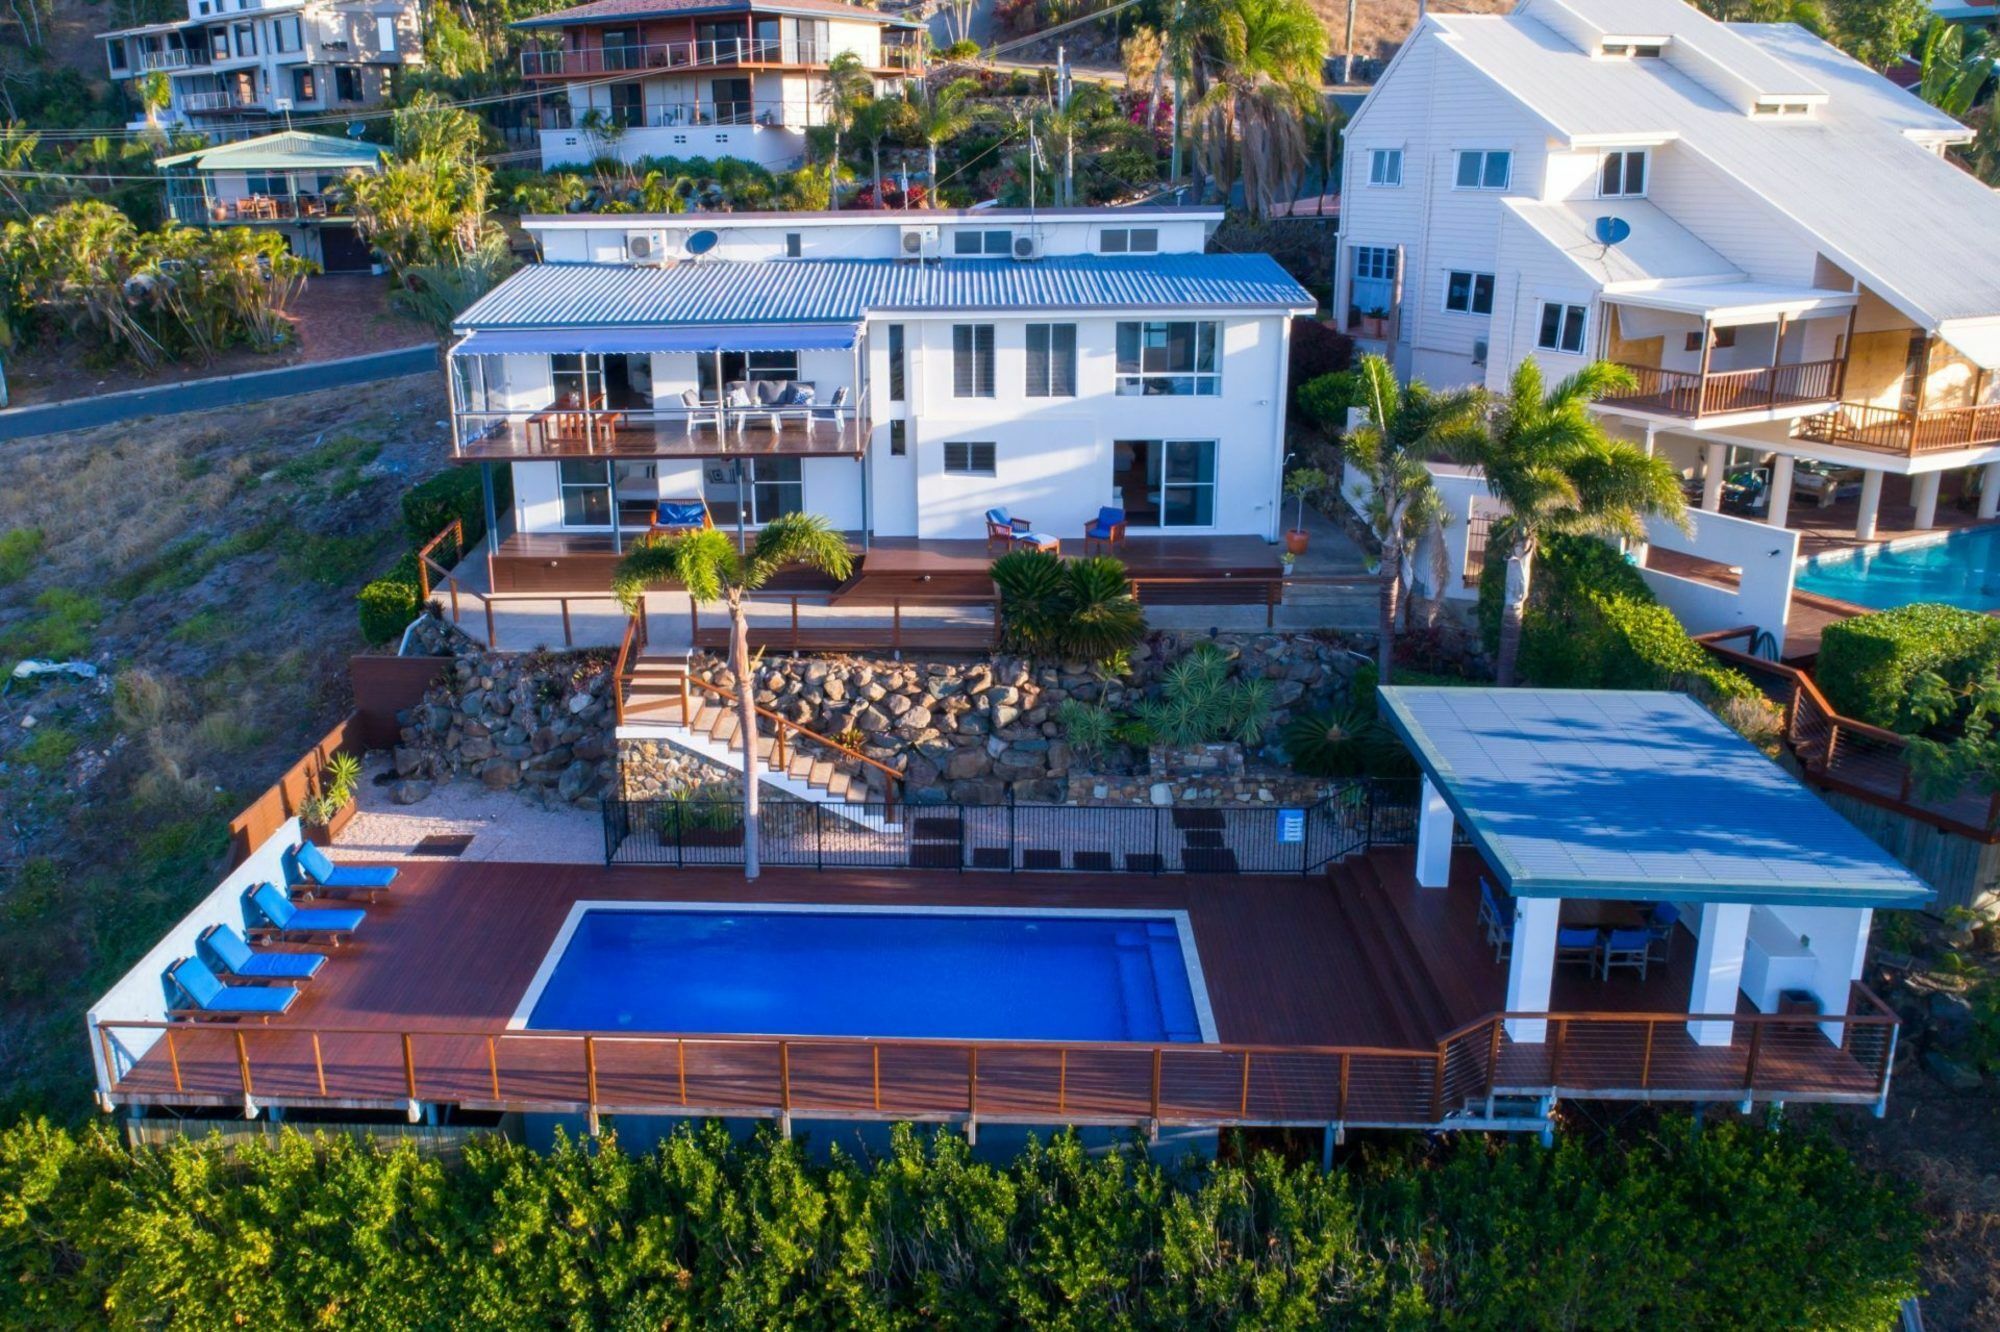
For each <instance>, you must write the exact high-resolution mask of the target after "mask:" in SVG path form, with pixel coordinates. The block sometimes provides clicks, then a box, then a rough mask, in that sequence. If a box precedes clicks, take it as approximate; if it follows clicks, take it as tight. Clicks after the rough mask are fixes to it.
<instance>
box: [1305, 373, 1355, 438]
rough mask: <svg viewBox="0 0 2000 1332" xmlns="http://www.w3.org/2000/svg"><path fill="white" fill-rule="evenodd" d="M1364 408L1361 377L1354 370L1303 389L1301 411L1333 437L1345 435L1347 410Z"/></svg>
mask: <svg viewBox="0 0 2000 1332" xmlns="http://www.w3.org/2000/svg"><path fill="white" fill-rule="evenodd" d="M1361 405H1362V404H1361V376H1360V375H1359V374H1358V373H1356V372H1355V371H1352V370H1336V371H1334V372H1333V373H1332V374H1330V375H1319V376H1316V377H1315V378H1312V379H1308V380H1307V381H1306V382H1305V383H1303V384H1301V385H1299V410H1300V411H1301V412H1304V413H1305V416H1306V419H1307V420H1309V421H1311V422H1312V423H1313V424H1314V425H1316V426H1318V427H1319V428H1320V429H1322V430H1324V431H1326V432H1327V433H1329V434H1334V435H1337V434H1340V433H1341V432H1343V431H1345V430H1346V429H1347V409H1348V408H1350V407H1359V406H1361Z"/></svg>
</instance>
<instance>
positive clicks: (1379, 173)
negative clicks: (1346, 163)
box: [1368, 148, 1403, 185]
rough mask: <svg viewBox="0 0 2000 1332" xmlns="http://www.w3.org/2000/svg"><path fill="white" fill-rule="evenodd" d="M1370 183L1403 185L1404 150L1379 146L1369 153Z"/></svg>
mask: <svg viewBox="0 0 2000 1332" xmlns="http://www.w3.org/2000/svg"><path fill="white" fill-rule="evenodd" d="M1368 183H1369V184H1370V185H1401V184H1402V183H1403V150H1402V149H1401V148H1377V149H1376V150H1375V151H1374V152H1372V153H1370V154H1368Z"/></svg>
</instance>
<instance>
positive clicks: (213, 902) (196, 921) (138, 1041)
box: [84, 819, 305, 1091]
mask: <svg viewBox="0 0 2000 1332" xmlns="http://www.w3.org/2000/svg"><path fill="white" fill-rule="evenodd" d="M304 836H305V834H304V830H303V828H302V827H301V825H300V823H299V821H298V820H297V819H291V820H289V821H287V822H286V823H284V824H282V825H281V826H280V827H279V828H278V830H277V831H276V832H274V833H272V834H271V836H270V837H269V838H267V839H266V840H265V842H264V844H263V845H262V846H259V847H258V848H257V849H256V850H254V851H252V852H251V853H250V856H249V858H248V859H247V860H245V861H244V862H243V863H242V864H241V865H238V866H237V867H236V868H235V869H234V870H232V871H230V873H229V875H228V876H227V877H226V878H224V879H223V881H222V882H221V883H219V884H217V885H216V886H215V891H214V892H212V893H210V894H209V895H208V896H207V897H204V898H202V899H201V901H200V902H198V903H197V904H196V905H195V907H194V909H193V910H192V911H190V912H188V913H187V915H185V916H183V917H181V919H180V921H179V922H178V923H176V924H175V925H174V927H173V928H172V929H170V930H168V931H167V932H166V933H165V934H163V935H161V936H160V940H159V942H158V943H156V944H154V945H153V946H152V948H150V949H149V950H147V953H146V955H145V956H144V957H142V958H140V959H139V961H138V962H137V963H136V964H135V965H134V966H133V968H132V969H131V970H130V971H128V972H126V973H125V974H124V975H123V976H122V977H120V978H119V980H118V982H117V983H116V984H114V985H113V986H112V987H111V988H110V989H109V990H106V991H105V992H104V996H103V997H102V998H100V999H99V1000H98V1001H97V1002H96V1003H94V1004H92V1005H91V1006H90V1011H89V1013H87V1014H86V1015H85V1018H84V1021H85V1023H86V1025H87V1026H88V1028H89V1032H90V1059H91V1065H92V1067H94V1068H95V1069H96V1070H97V1086H98V1090H100V1091H103V1090H105V1089H107V1088H108V1087H109V1086H110V1078H109V1076H108V1070H107V1069H106V1068H105V1066H104V1047H105V1039H104V1037H102V1036H100V1035H99V1033H98V1024H99V1023H101V1022H164V1021H166V1019H167V990H166V982H165V980H164V979H163V978H164V977H165V976H166V972H167V968H168V967H170V966H172V965H173V964H174V963H176V962H178V961H180V960H181V959H182V958H184V957H192V956H194V952H195V940H196V939H198V938H199V937H200V936H201V932H202V931H203V930H205V929H207V928H208V927H209V926H211V925H230V926H234V927H235V928H236V930H237V931H238V932H239V933H240V932H241V931H242V930H243V929H244V927H245V926H246V925H247V924H248V923H249V922H248V919H247V917H246V915H245V913H244V910H243V900H242V899H243V894H244V893H245V892H246V891H247V890H248V889H250V888H251V887H253V886H255V885H257V884H260V883H275V884H279V885H283V884H284V882H285V864H284V856H285V852H287V851H290V850H292V849H293V848H294V847H296V846H298V845H299V843H300V842H301V841H302V840H303V839H304ZM110 1037H111V1042H110V1043H111V1050H112V1055H113V1057H114V1058H116V1059H117V1060H118V1063H119V1067H120V1068H121V1069H129V1068H130V1067H131V1065H132V1063H134V1062H136V1061H137V1060H138V1058H139V1056H141V1055H143V1054H144V1053H146V1051H148V1050H150V1049H151V1048H152V1047H153V1046H154V1045H155V1044H156V1043H157V1042H158V1041H159V1039H160V1033H159V1032H157V1031H114V1032H112V1033H110Z"/></svg>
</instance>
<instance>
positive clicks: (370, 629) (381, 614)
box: [355, 555, 424, 643]
mask: <svg viewBox="0 0 2000 1332" xmlns="http://www.w3.org/2000/svg"><path fill="white" fill-rule="evenodd" d="M355 600H356V601H357V602H358V603H359V604H360V608H361V636H362V637H363V638H365V639H367V640H368V641H369V642H370V643H386V642H388V641H389V640H390V639H392V638H397V637H399V636H401V634H402V632H403V630H404V629H406V628H408V627H409V624H410V621H412V620H414V619H416V618H417V615H418V614H419V612H421V611H422V610H423V608H424V605H423V591H422V589H421V588H420V587H419V586H418V584H417V557H416V556H415V555H405V556H404V557H403V558H402V559H400V560H398V561H396V567H395V568H393V569H391V570H390V571H389V572H388V573H386V574H383V575H382V576H381V577H380V578H377V579H376V580H375V581H374V582H372V583H369V584H367V585H366V586H364V587H363V588H362V589H361V591H360V593H359V594H357V595H356V597H355Z"/></svg>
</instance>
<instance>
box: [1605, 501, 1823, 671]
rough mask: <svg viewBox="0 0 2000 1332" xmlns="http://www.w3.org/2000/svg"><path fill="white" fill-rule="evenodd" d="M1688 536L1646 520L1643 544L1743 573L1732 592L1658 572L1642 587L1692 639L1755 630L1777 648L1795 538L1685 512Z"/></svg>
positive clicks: (1648, 572) (1647, 572)
mask: <svg viewBox="0 0 2000 1332" xmlns="http://www.w3.org/2000/svg"><path fill="white" fill-rule="evenodd" d="M1687 517H1688V522H1689V523H1690V525H1691V526H1692V529H1693V530H1692V531H1691V532H1687V533H1683V532H1682V531H1681V530H1680V529H1679V528H1678V527H1676V526H1675V525H1674V524H1672V523H1670V522H1668V521H1666V520H1665V519H1663V518H1649V519H1647V520H1646V539H1647V540H1648V541H1649V542H1650V543H1651V544H1652V545H1653V546H1654V548H1656V549H1659V550H1669V551H1680V552H1683V553H1685V554H1688V555H1694V556H1698V557H1699V558H1701V559H1704V560H1713V561H1714V562H1715V563H1717V564H1724V565H1729V566H1731V567H1733V568H1735V569H1738V570H1740V571H1741V577H1740V580H1739V582H1738V585H1737V586H1736V587H1735V588H1733V589H1732V588H1728V587H1724V586H1721V585H1719V584H1716V583H1711V582H1707V581H1705V580H1702V579H1696V578H1683V577H1681V576H1679V575H1678V574H1671V573H1664V572H1662V571H1660V570H1658V569H1642V570H1641V571H1640V573H1641V575H1642V576H1643V577H1644V578H1645V580H1646V585H1647V586H1648V587H1650V588H1652V589H1653V595H1654V596H1656V597H1658V598H1659V599H1660V601H1661V603H1662V604H1663V605H1665V606H1666V607H1667V609H1669V610H1671V611H1672V612H1673V613H1674V618H1676V619H1678V620H1679V621H1680V622H1681V624H1682V625H1684V626H1685V627H1686V628H1687V631H1688V632H1689V633H1691V634H1706V633H1711V632H1713V631H1715V630H1717V629H1734V628H1736V627H1737V626H1739V625H1746V624H1754V625H1756V626H1757V627H1758V628H1759V629H1762V630H1764V631H1765V632H1767V633H1769V634H1770V635H1771V636H1772V637H1773V638H1775V639H1777V640H1778V642H1779V643H1781V644H1782V643H1783V642H1784V641H1785V622H1786V618H1787V616H1788V615H1789V614H1790V612H1791V604H1792V576H1793V572H1794V570H1795V569H1796V567H1797V560H1798V553H1799V534H1798V533H1797V532H1796V531H1793V530H1791V529H1790V528H1780V527H1772V526H1770V525H1769V524H1768V523H1761V522H1755V521H1752V520H1751V519H1748V518H1734V517H1731V516H1730V515H1728V514H1725V513H1709V512H1707V511H1705V510H1702V509H1690V510H1688V515H1687Z"/></svg>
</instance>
